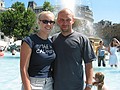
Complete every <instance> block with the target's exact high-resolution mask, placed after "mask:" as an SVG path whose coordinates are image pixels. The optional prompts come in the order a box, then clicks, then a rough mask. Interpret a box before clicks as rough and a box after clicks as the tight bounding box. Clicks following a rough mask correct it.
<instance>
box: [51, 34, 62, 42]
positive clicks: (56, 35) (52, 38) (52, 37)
mask: <svg viewBox="0 0 120 90" xmlns="http://www.w3.org/2000/svg"><path fill="white" fill-rule="evenodd" d="M59 34H60V32H59V33H55V34H53V35H52V36H51V38H50V39H51V40H52V41H54V40H55V39H56V38H57V37H58V36H59Z"/></svg>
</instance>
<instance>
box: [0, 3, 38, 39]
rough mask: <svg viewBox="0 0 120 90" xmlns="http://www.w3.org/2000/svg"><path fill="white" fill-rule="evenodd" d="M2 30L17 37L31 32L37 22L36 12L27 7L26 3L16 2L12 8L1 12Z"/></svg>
mask: <svg viewBox="0 0 120 90" xmlns="http://www.w3.org/2000/svg"><path fill="white" fill-rule="evenodd" d="M1 22H2V25H1V31H2V32H4V34H5V35H6V36H10V37H11V36H14V37H16V38H17V39H21V38H24V37H25V36H27V35H29V34H31V32H33V31H32V27H33V26H34V24H35V22H36V14H35V13H34V12H33V11H32V10H31V9H29V8H28V9H27V10H26V9H25V5H24V4H23V3H21V2H16V3H14V4H13V5H12V6H11V9H9V10H7V11H5V12H3V13H1Z"/></svg>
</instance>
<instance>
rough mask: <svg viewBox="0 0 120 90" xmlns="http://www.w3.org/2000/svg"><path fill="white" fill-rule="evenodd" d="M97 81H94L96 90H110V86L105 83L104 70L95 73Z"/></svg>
mask: <svg viewBox="0 0 120 90" xmlns="http://www.w3.org/2000/svg"><path fill="white" fill-rule="evenodd" d="M94 79H95V82H93V86H96V87H97V89H96V90H108V87H107V86H106V85H105V82H104V79H105V76H104V74H103V73H102V72H97V73H95V77H94Z"/></svg>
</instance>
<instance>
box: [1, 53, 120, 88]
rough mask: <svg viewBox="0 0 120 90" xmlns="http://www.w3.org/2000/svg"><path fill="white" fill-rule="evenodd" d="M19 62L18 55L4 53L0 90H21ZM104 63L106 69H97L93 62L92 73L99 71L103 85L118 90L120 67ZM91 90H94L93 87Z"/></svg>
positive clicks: (95, 63)
mask: <svg viewBox="0 0 120 90" xmlns="http://www.w3.org/2000/svg"><path fill="white" fill-rule="evenodd" d="M119 59H120V56H119ZM19 62H20V59H19V53H17V55H15V56H12V55H11V53H5V56H4V57H0V73H1V74H0V90H21V78H20V71H19ZM106 63H107V66H106V67H97V62H96V61H94V63H93V65H94V72H99V71H100V72H103V73H104V74H105V84H106V85H107V86H108V87H109V90H119V89H120V87H119V83H120V66H119V67H118V68H115V67H113V68H111V67H110V66H109V65H108V61H106ZM92 90H96V89H95V87H93V89H92Z"/></svg>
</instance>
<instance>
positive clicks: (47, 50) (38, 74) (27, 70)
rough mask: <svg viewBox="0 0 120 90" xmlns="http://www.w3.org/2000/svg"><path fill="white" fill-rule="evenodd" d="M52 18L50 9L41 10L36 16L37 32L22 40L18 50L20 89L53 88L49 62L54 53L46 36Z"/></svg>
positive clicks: (50, 28) (42, 89)
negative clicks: (21, 84) (19, 50)
mask: <svg viewBox="0 0 120 90" xmlns="http://www.w3.org/2000/svg"><path fill="white" fill-rule="evenodd" d="M54 18H55V17H54V14H53V13H52V12H50V11H43V12H41V13H40V14H39V16H38V25H39V27H40V29H39V32H38V33H37V34H33V35H30V36H28V37H26V38H24V39H23V40H22V45H21V52H20V72H21V79H22V83H23V87H22V90H53V87H52V84H53V79H52V74H51V63H52V62H53V61H54V59H55V56H56V55H55V53H54V50H53V48H52V43H51V41H50V40H49V39H48V36H49V34H50V32H51V30H52V29H53V26H54V23H55V21H54Z"/></svg>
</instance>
